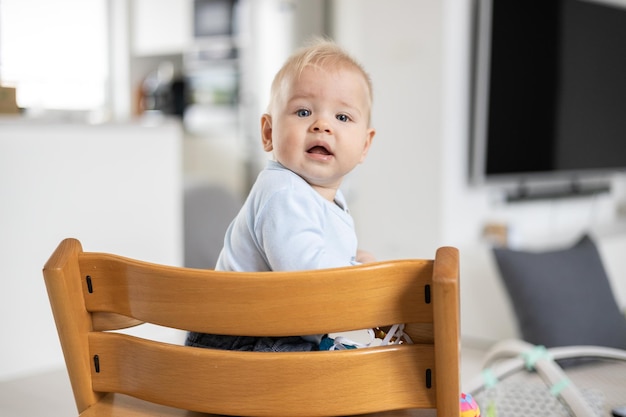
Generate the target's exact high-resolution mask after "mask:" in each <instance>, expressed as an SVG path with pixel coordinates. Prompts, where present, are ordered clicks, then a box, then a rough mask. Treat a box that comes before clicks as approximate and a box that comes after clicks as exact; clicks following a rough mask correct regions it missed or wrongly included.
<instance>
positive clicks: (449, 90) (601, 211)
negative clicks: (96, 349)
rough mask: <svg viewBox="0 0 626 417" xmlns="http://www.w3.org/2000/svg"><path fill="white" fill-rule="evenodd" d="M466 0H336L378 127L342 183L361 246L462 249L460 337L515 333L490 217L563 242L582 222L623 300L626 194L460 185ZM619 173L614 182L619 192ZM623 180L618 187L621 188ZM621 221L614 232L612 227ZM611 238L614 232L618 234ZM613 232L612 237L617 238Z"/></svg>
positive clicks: (389, 251) (427, 251)
mask: <svg viewBox="0 0 626 417" xmlns="http://www.w3.org/2000/svg"><path fill="white" fill-rule="evenodd" d="M472 4H473V1H471V0H445V1H440V0H419V1H409V0H391V1H385V2H380V1H376V0H336V1H335V2H334V15H335V19H336V20H335V22H334V33H335V37H336V39H337V41H338V42H339V43H341V44H342V45H344V46H345V47H347V48H348V49H349V50H350V51H351V52H352V53H353V54H354V55H355V56H356V57H357V58H358V59H359V60H360V61H361V62H362V63H363V64H364V66H365V67H366V69H367V70H368V71H369V72H370V73H371V75H372V78H373V82H374V109H373V124H374V127H376V128H377V131H378V133H377V136H376V138H375V139H374V143H373V146H372V149H371V151H370V154H369V156H368V159H367V161H365V163H364V164H363V165H362V166H361V167H359V169H358V170H357V172H355V173H354V175H353V176H352V177H351V178H350V180H349V181H348V182H347V183H346V186H347V187H348V189H347V191H348V196H349V198H350V202H351V211H352V213H353V215H354V217H355V221H356V224H357V227H358V232H359V240H360V243H361V246H362V247H364V248H366V249H369V250H371V251H373V252H374V253H375V254H376V255H377V256H378V257H379V258H380V259H392V258H405V257H432V256H433V255H434V250H435V248H436V247H437V246H440V245H452V246H457V247H459V249H460V250H461V276H462V279H461V307H462V308H461V312H462V318H461V327H462V329H461V330H462V333H463V335H464V336H466V337H467V338H476V339H481V340H485V341H494V340H498V339H502V338H507V337H514V336H516V328H515V323H514V320H513V314H512V310H511V307H510V305H509V302H508V299H507V296H506V293H505V292H504V288H503V286H502V284H501V282H500V280H499V278H498V275H497V270H496V267H495V264H494V260H493V259H492V257H491V254H490V251H489V247H488V245H487V244H486V243H485V242H484V241H483V240H482V238H481V233H482V228H483V226H484V225H485V224H486V223H487V222H504V223H506V224H508V225H509V227H510V228H511V230H512V231H513V238H514V239H513V243H514V244H516V245H518V246H519V247H534V248H540V247H552V246H558V245H565V244H569V243H571V242H572V241H573V240H574V239H576V238H577V237H578V236H579V235H580V234H581V233H583V232H585V231H591V232H592V233H593V234H594V235H595V236H597V237H598V238H599V246H600V249H601V253H602V254H603V255H605V254H606V256H607V257H610V259H605V262H606V263H607V269H609V273H610V274H611V275H613V276H612V281H613V287H614V291H615V293H616V297H617V298H618V301H620V302H621V305H622V306H626V285H625V284H623V281H624V279H623V277H622V275H626V260H624V259H623V257H622V256H619V255H617V254H618V253H619V250H626V233H625V232H626V228H624V227H623V223H624V222H625V220H624V219H623V218H621V219H620V218H619V217H618V216H617V214H616V207H618V206H619V205H620V201H618V200H619V199H620V198H621V205H623V201H624V195H623V194H624V193H623V192H622V196H621V197H619V196H617V195H616V193H613V194H610V195H603V196H598V197H593V198H586V199H575V200H571V199H570V200H547V201H540V202H533V203H519V204H505V203H503V202H502V195H501V192H499V191H498V190H491V189H487V188H485V187H476V186H469V185H468V181H467V174H466V173H467V172H468V157H467V155H468V151H469V119H468V117H469V110H470V106H469V102H470V97H469V91H470V90H469V89H470V60H471V49H470V48H471V44H470V41H471V30H472V28H471V14H472V7H473V6H472ZM623 184H624V179H623V178H621V179H620V178H616V185H617V187H616V188H621V189H624V185H623ZM620 185H621V186H620ZM619 230H621V235H619V234H618V233H617V232H616V231H619ZM620 236H622V237H621V238H620ZM620 239H621V240H620Z"/></svg>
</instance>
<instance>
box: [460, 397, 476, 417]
mask: <svg viewBox="0 0 626 417" xmlns="http://www.w3.org/2000/svg"><path fill="white" fill-rule="evenodd" d="M461 417H480V408H479V407H478V404H477V403H476V400H474V397H472V396H471V395H470V394H465V393H461Z"/></svg>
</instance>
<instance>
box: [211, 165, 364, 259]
mask: <svg viewBox="0 0 626 417" xmlns="http://www.w3.org/2000/svg"><path fill="white" fill-rule="evenodd" d="M356 252H357V238H356V233H355V230H354V221H353V220H352V216H350V214H349V212H348V208H347V205H346V202H345V199H344V197H343V194H342V193H341V191H337V195H336V197H335V202H334V203H332V202H330V201H328V200H326V199H324V198H323V197H322V196H321V195H320V194H319V193H318V192H317V191H315V190H314V189H313V188H312V187H311V186H310V185H309V184H308V183H307V182H306V181H304V180H303V179H302V178H301V177H300V176H298V175H297V174H295V173H293V172H292V171H290V170H288V169H286V168H285V167H283V166H282V165H280V164H279V163H278V162H275V161H268V166H267V168H266V169H265V170H263V171H262V172H261V173H260V174H259V176H258V178H257V181H256V182H255V184H254V186H253V187H252V190H251V191H250V194H249V196H248V198H247V200H246V202H245V203H244V205H243V207H242V209H241V211H240V212H239V214H238V215H237V217H236V218H235V219H234V220H233V222H232V223H231V224H230V226H229V228H228V230H227V231H226V237H225V238H224V248H223V249H222V252H221V254H220V256H219V258H218V260H217V266H216V268H215V269H218V270H223V271H293V270H303V269H307V270H308V269H321V268H332V267H341V266H348V265H355V264H356V263H357V262H356V261H355V257H356Z"/></svg>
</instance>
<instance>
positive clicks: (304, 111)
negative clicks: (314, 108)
mask: <svg viewBox="0 0 626 417" xmlns="http://www.w3.org/2000/svg"><path fill="white" fill-rule="evenodd" d="M296 115H297V116H298V117H307V116H310V115H311V112H310V111H309V110H307V109H300V110H298V111H297V112H296Z"/></svg>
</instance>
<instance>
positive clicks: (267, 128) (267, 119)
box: [261, 113, 274, 152]
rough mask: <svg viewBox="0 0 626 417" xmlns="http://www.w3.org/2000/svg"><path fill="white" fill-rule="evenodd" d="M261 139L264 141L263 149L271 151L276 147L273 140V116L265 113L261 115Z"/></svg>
mask: <svg viewBox="0 0 626 417" xmlns="http://www.w3.org/2000/svg"><path fill="white" fill-rule="evenodd" d="M261 141H262V142H263V150H264V151H265V152H271V151H272V150H273V149H274V143H273V142H272V116H270V115H269V114H267V113H266V114H264V115H263V116H261Z"/></svg>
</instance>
